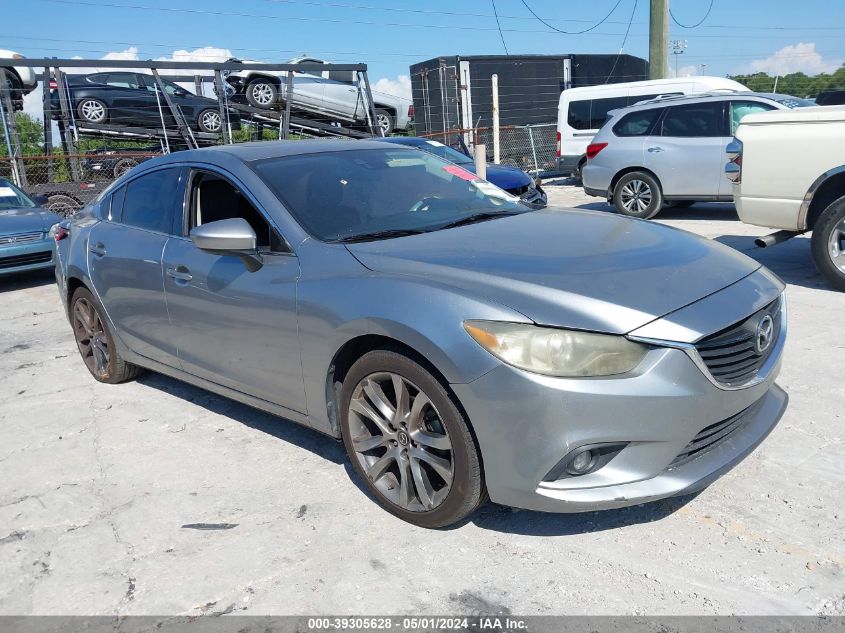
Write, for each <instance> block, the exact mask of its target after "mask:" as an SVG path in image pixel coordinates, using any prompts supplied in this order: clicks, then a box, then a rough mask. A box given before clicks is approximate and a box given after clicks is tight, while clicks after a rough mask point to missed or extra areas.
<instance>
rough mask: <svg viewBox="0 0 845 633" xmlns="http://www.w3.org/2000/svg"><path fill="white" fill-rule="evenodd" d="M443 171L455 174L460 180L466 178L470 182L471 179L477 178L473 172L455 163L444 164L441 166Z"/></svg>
mask: <svg viewBox="0 0 845 633" xmlns="http://www.w3.org/2000/svg"><path fill="white" fill-rule="evenodd" d="M443 171H445V172H447V173H449V174H452V175H453V176H457V177H458V178H460V179H462V180H468V181H470V182H472V181H473V180H478V176H476V175H475V174H474V173H472V172H471V171H467V170H466V169H463V168H461V167H458V166H457V165H446V166H445V167H443Z"/></svg>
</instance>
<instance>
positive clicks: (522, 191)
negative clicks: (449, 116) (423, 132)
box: [376, 136, 547, 209]
mask: <svg viewBox="0 0 845 633" xmlns="http://www.w3.org/2000/svg"><path fill="white" fill-rule="evenodd" d="M376 140H379V141H384V142H385V143H396V144H397V145H407V146H409V147H416V148H417V149H421V150H423V151H426V152H428V153H430V154H434V155H435V156H439V157H440V158H445V159H446V160H448V161H450V162H452V163H455V164H456V165H460V166H461V167H463V168H464V169H466V170H468V171H471V172H473V173H475V161H474V160H473V159H472V158H470V157H469V156H467V155H466V154H464V153H463V152H459V151H458V150H456V149H453V148H451V147H449V146H448V145H444V144H443V143H439V142H437V141H432V140H431V139H427V138H420V137H418V136H391V137H389V138H380V139H376ZM487 181H488V182H491V183H493V184H494V185H496V186H497V187H498V188H499V189H504V190H505V191H507V192H508V193H509V194H511V195H514V196H517V197H518V198H519V199H520V200H522V202H523V203H524V204H527V205H528V206H529V207H531V208H532V209H542V208H544V207H545V206H546V204H547V199H546V192H545V191H543V189H542V188H541V187H540V184H539V182H538V181H535V180H534V179H533V178H532V177H531V176H529V175H528V174H526V173H525V172H524V171H522V170H521V169H517V168H516V167H511V166H509V165H494V164H488V165H487Z"/></svg>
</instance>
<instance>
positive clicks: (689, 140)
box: [643, 100, 728, 199]
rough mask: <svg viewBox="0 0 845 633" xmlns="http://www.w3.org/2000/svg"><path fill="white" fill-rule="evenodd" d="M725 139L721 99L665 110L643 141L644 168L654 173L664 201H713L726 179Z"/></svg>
mask: <svg viewBox="0 0 845 633" xmlns="http://www.w3.org/2000/svg"><path fill="white" fill-rule="evenodd" d="M726 136H727V120H726V117H725V102H724V101H723V100H713V101H705V102H700V103H691V104H687V105H675V106H671V107H668V108H666V112H665V114H664V116H663V120H662V122H661V123H659V124H658V126H657V129H656V130H655V132H654V134H653V135H652V136H648V137H646V138H645V143H644V146H643V149H644V151H643V161H644V166H645V167H647V168H648V169H650V170H651V171H653V172H654V173H655V174H657V177H658V179H659V180H660V184H661V185H662V187H663V195H664V196H666V197H667V198H673V197H674V198H683V197H689V198H691V199H695V198H716V197H717V196H718V195H719V191H720V186H721V182H722V180H725V177H724V172H723V168H724V162H725V146H726V145H727V144H728V139H727V138H726Z"/></svg>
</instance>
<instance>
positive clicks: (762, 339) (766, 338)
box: [754, 314, 775, 354]
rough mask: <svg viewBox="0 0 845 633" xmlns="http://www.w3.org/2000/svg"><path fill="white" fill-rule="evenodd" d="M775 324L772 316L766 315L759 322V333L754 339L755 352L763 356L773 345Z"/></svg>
mask: <svg viewBox="0 0 845 633" xmlns="http://www.w3.org/2000/svg"><path fill="white" fill-rule="evenodd" d="M774 331H775V323H774V321H772V317H771V315H768V314H767V315H765V316H764V317H763V318H762V319H760V320H759V321H758V322H757V333H756V335H755V337H754V351H755V352H757V353H758V354H763V353H764V352H765V351H766V350H767V349H769V346H771V344H772V338H773V336H772V335H773V334H774Z"/></svg>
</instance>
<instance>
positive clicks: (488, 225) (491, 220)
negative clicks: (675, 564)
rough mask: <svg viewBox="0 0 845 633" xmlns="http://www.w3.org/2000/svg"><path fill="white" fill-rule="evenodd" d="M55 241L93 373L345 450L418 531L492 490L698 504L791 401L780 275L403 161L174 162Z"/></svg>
mask: <svg viewBox="0 0 845 633" xmlns="http://www.w3.org/2000/svg"><path fill="white" fill-rule="evenodd" d="M57 237H58V238H60V239H58V241H57V242H56V249H57V261H58V263H57V278H58V282H59V283H58V286H59V292H60V294H61V298H62V301H64V302H65V305H66V307H67V312H68V317H69V320H70V322H71V325H72V328H73V333H74V336H75V337H76V342H77V345H78V347H79V352H80V354H81V355H82V359H83V361H84V362H85V365H86V367H87V368H88V370H89V371H90V372H91V374H92V375H93V376H94V378H96V379H97V380H99V381H102V382H108V383H117V382H122V381H125V380H128V379H130V378H133V377H135V376H137V375H138V373H139V372H140V371H142V368H145V369H150V370H153V371H157V372H160V373H163V374H166V375H168V376H172V377H174V378H176V379H179V380H183V381H186V382H189V383H191V384H194V385H198V386H200V387H202V388H205V389H208V390H210V391H213V392H215V393H218V394H222V395H224V396H228V397H230V398H234V399H236V400H238V401H240V402H243V403H246V404H249V405H252V406H254V407H256V408H258V409H263V410H265V411H269V412H272V413H275V414H277V415H279V416H281V417H283V418H287V419H288V420H293V421H295V422H299V423H301V424H305V425H307V426H309V427H312V428H314V429H317V430H319V431H322V432H323V433H325V434H327V435H329V436H331V437H334V438H338V439H342V440H343V443H344V445H345V447H346V451H347V453H348V455H349V458H350V460H351V462H352V464H353V466H354V469H355V471H356V472H357V474H358V476H359V477H360V481H361V482H363V485H364V486H366V487H367V488H368V489H369V491H370V492H371V494H372V496H373V497H374V498H375V499H377V500H378V501H379V503H381V504H382V505H383V506H384V507H385V508H387V509H388V510H389V511H390V512H392V513H394V514H396V515H397V516H399V517H401V518H403V519H405V520H407V521H410V522H412V523H415V524H417V525H421V526H426V527H438V526H445V525H449V524H452V523H455V522H456V521H460V520H461V519H463V518H465V517H467V516H468V515H469V514H470V513H472V512H473V511H474V510H475V509H476V508H477V507H478V506H479V505H480V504H481V503H482V502H483V501H484V500H485V499H487V497H488V495H489V498H490V499H492V500H493V501H495V502H497V503H501V504H507V505H511V506H519V507H522V508H530V509H534V510H543V511H550V512H578V511H584V510H597V509H602V508H616V507H621V506H628V505H632V504H638V503H642V502H645V501H651V500H654V499H661V498H664V497H669V496H672V495H678V494H685V493H689V492H692V491H695V490H698V489H700V488H702V487H704V486H706V485H708V484H709V483H710V482H712V481H713V480H715V479H716V478H717V477H719V476H720V475H721V474H722V473H724V472H725V471H727V470H728V469H730V468H731V467H732V466H734V465H736V464H737V463H738V462H739V461H740V460H742V459H743V458H744V457H745V456H746V455H748V453H750V452H751V451H752V450H753V449H754V447H756V446H757V445H758V444H759V443H760V442H761V441H762V440H763V438H765V437H766V435H767V434H768V433H769V432H770V431H771V430H772V428H773V427H774V426H775V424H776V423H777V421H778V420H779V418H780V417H781V415H782V413H783V411H784V408H785V407H786V403H787V396H786V394H785V393H784V391H782V390H781V389H780V388H779V387H778V386H777V385H776V384H775V377H776V376H777V373H778V369H779V366H780V360H781V351H782V350H783V345H784V340H785V335H786V320H785V304H784V301H783V297H782V293H783V289H784V285H783V284H782V283H781V281H780V280H779V279H777V278H776V277H775V276H774V275H773V274H772V273H770V272H769V271H767V270H765V269H764V268H762V267H761V266H760V265H759V264H758V263H756V262H755V261H753V260H751V259H749V258H747V257H745V256H744V255H741V254H740V253H737V252H736V251H733V250H731V249H730V248H727V247H725V246H723V245H721V244H718V243H715V242H711V241H709V240H706V239H699V238H697V237H694V236H692V235H689V234H687V233H685V232H681V231H677V230H674V229H671V228H668V227H665V226H659V225H654V224H651V223H647V222H640V221H637V220H632V219H630V218H624V217H620V216H611V215H607V214H604V213H596V212H590V211H575V210H571V211H565V210H544V211H531V210H529V209H527V208H526V207H525V206H523V205H522V204H521V203H520V202H519V200H518V199H517V198H514V197H513V196H511V195H509V194H507V193H505V192H503V191H502V190H501V189H499V188H497V187H494V186H492V185H490V184H489V183H487V182H485V181H483V180H479V179H478V178H477V177H476V176H475V175H474V174H472V173H470V172H467V171H465V170H464V169H463V168H461V167H460V166H458V165H454V164H452V163H449V162H446V161H444V160H442V159H440V158H438V157H437V156H434V155H431V154H429V153H426V152H420V151H418V150H415V149H412V148H408V147H402V146H393V145H387V144H385V143H380V142H365V141H361V142H358V143H348V142H335V141H313V142H312V141H290V142H279V143H270V142H264V143H254V144H244V145H234V146H225V147H217V148H211V149H202V150H197V151H185V152H178V153H176V154H172V155H170V156H165V157H161V158H156V159H153V160H150V161H147V162H145V163H143V164H142V165H139V166H138V167H136V168H135V169H133V170H132V171H131V172H129V173H128V174H126V175H124V176H123V177H122V178H121V179H119V180H117V181H116V182H115V183H114V184H113V185H112V186H110V187H109V188H108V189H107V190H106V191H104V192H103V193H102V195H101V196H100V197H99V199H98V200H97V201H96V202H95V203H94V204H92V205H91V206H90V207H88V208H87V209H86V210H85V211H84V212H83V213H81V214H79V215H78V216H76V217H75V218H73V219H72V220H71V221H69V222H66V223H64V225H63V226H62V227H61V231H60V232H59V233H58V234H57ZM232 467H237V466H236V465H234V464H233V465H232ZM280 485H284V484H283V482H280Z"/></svg>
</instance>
